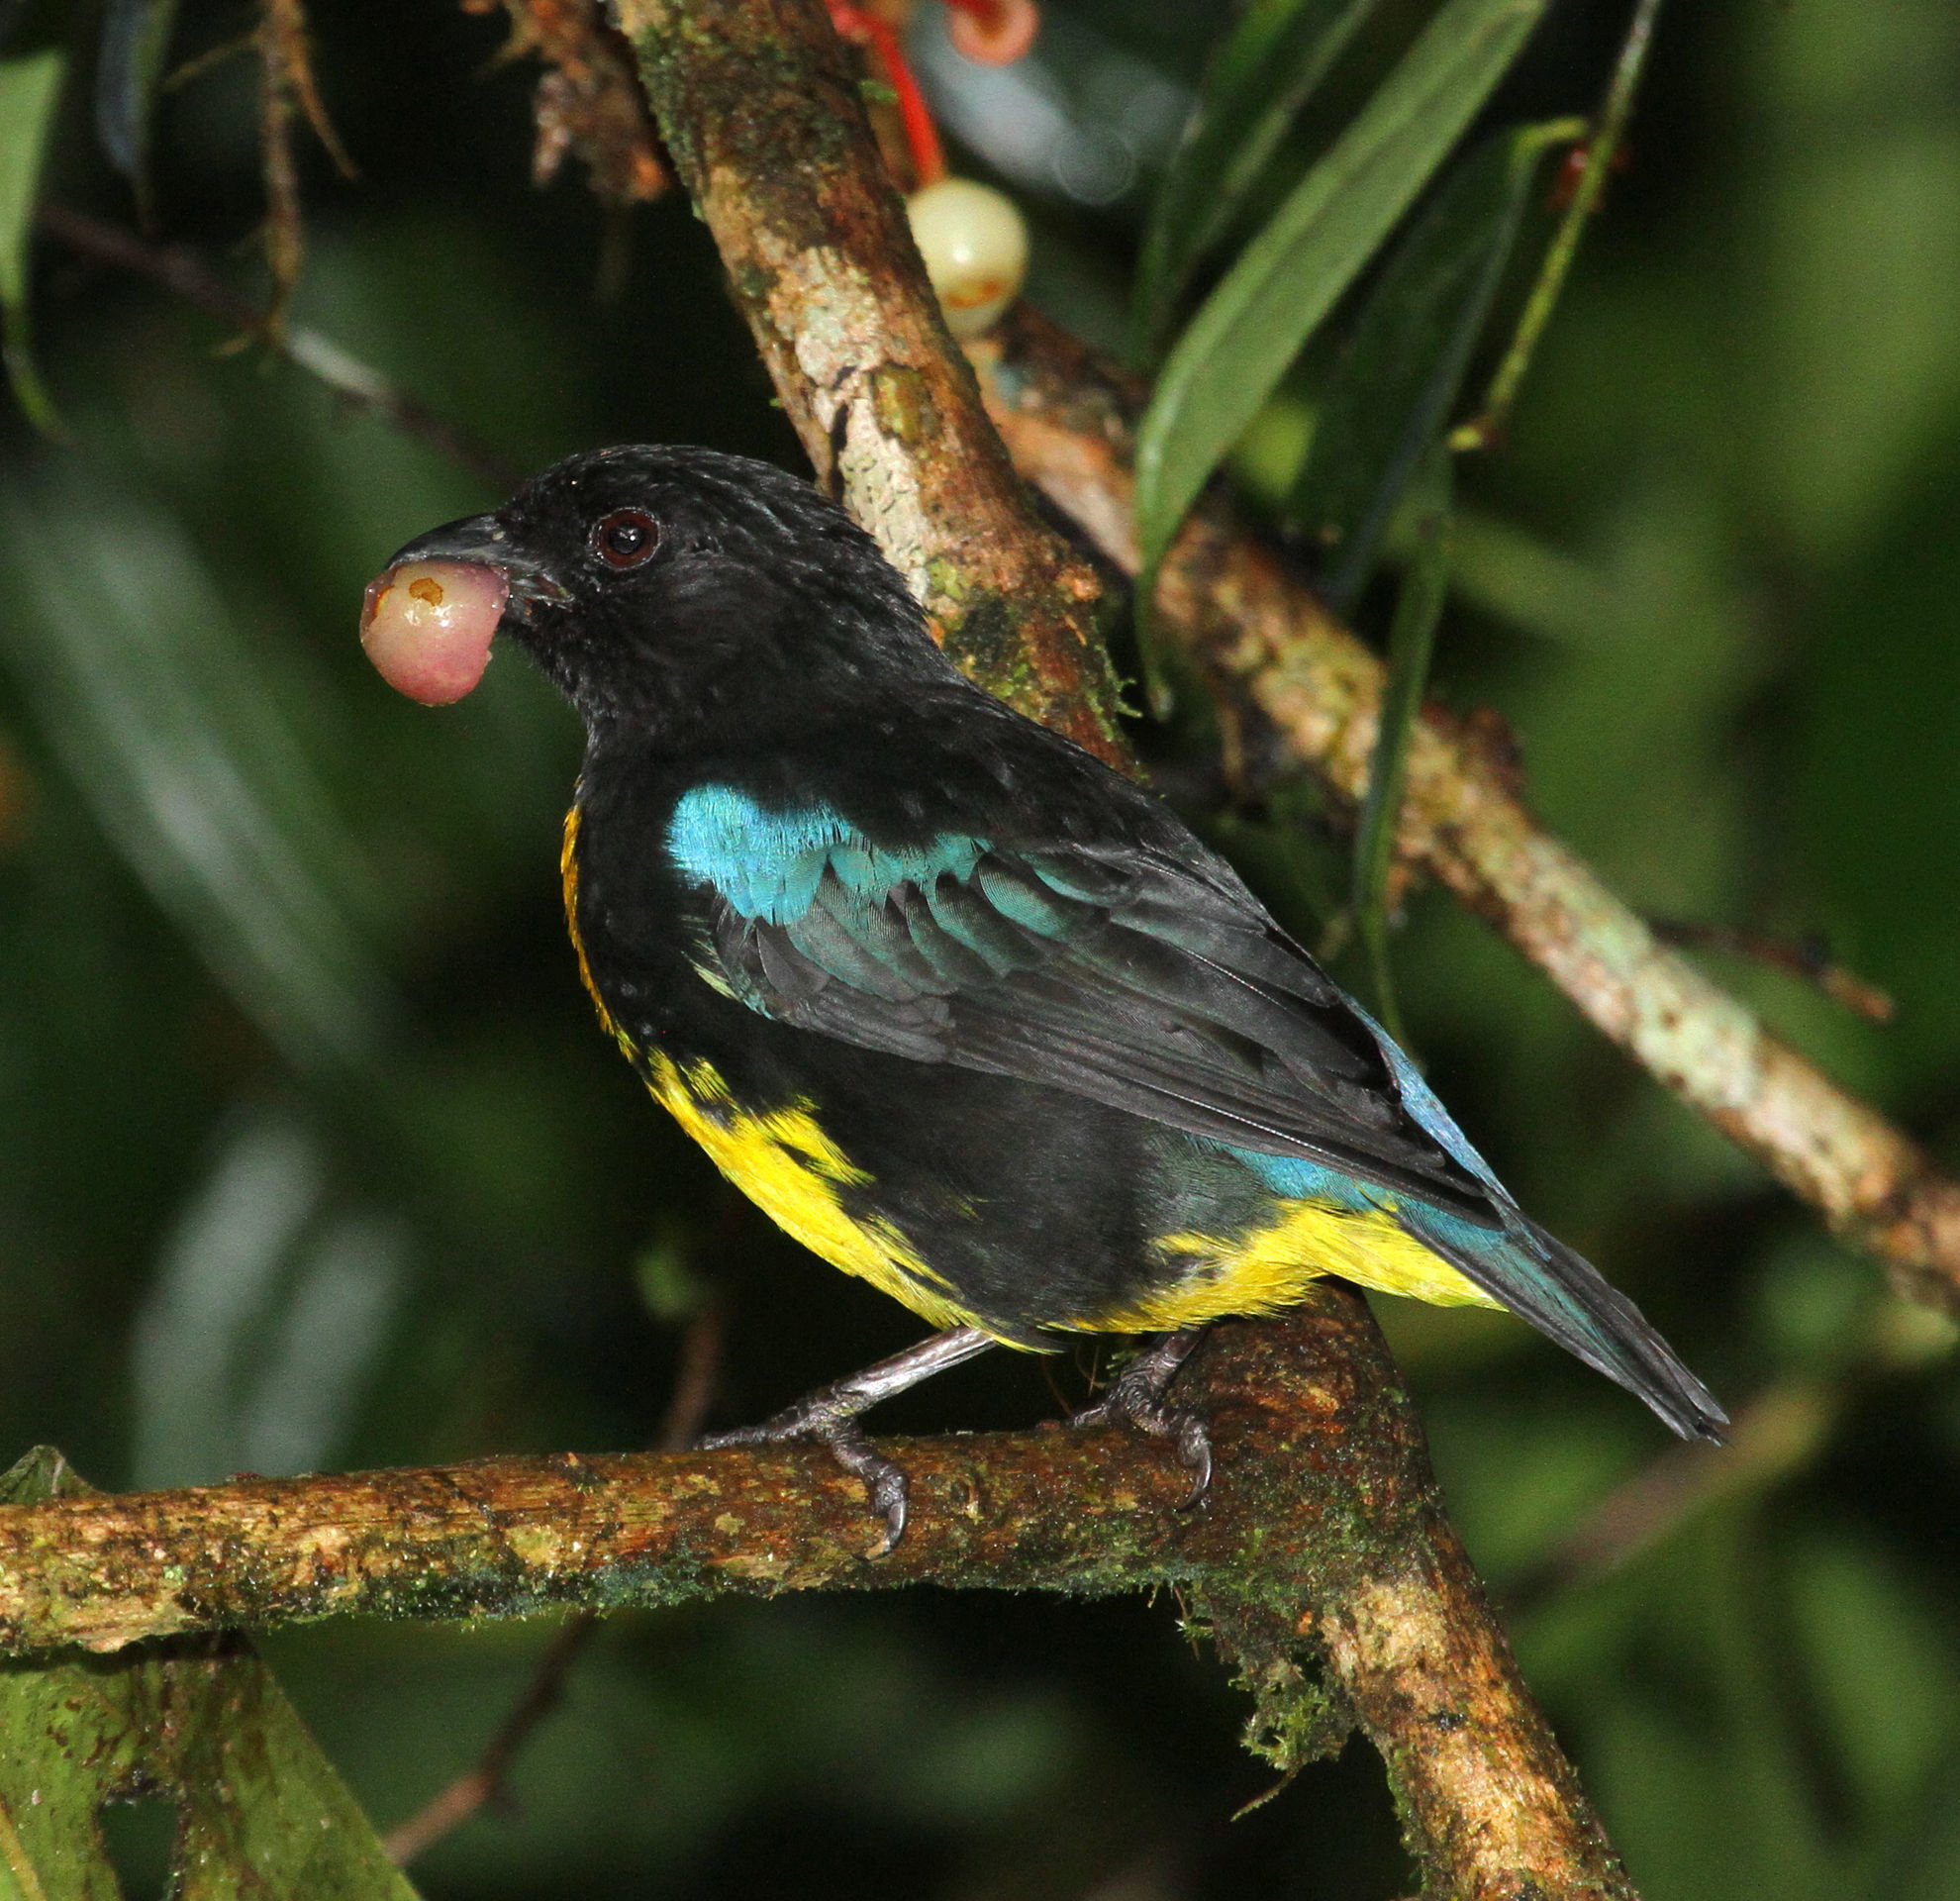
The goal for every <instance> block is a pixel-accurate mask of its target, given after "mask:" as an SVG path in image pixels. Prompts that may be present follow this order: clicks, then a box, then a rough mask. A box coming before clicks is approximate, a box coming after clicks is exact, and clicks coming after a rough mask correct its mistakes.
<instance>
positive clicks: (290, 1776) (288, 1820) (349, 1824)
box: [0, 1447, 415, 1901]
mask: <svg viewBox="0 0 1960 1901" xmlns="http://www.w3.org/2000/svg"><path fill="white" fill-rule="evenodd" d="M92 1489H93V1487H91V1486H89V1485H88V1484H87V1483H85V1482H84V1481H83V1480H81V1479H80V1478H78V1477H77V1476H76V1475H75V1473H74V1472H73V1470H72V1468H70V1467H69V1466H68V1465H67V1462H66V1461H65V1460H64V1459H63V1458H62V1457H61V1455H60V1454H59V1453H58V1452H55V1451H52V1449H51V1448H49V1447H37V1448H36V1449H35V1451H32V1452H30V1453H29V1454H28V1455H27V1457H26V1458H24V1459H22V1460H21V1461H20V1463H19V1464H17V1465H15V1466H14V1467H13V1469H12V1470H11V1471H8V1472H6V1473H4V1474H0V1503H5V1504H9V1505H31V1504H36V1503H39V1502H41V1501H42V1500H45V1499H49V1498H71V1497H75V1496H78V1495H80V1494H83V1493H86V1492H89V1491H91V1490H92ZM139 1794H140V1795H143V1796H145V1797H154V1798H160V1799H162V1800H165V1801H167V1802H169V1803H170V1804H171V1805H172V1806H173V1807H174V1808H175V1810H176V1812H177V1830H176V1852H175V1855H174V1857H173V1858H174V1860H175V1862H176V1867H175V1869H174V1871H173V1874H172V1878H171V1883H170V1890H169V1891H170V1893H171V1894H172V1895H175V1896H177V1897H179V1901H253V1898H255V1897H264V1896H267V1895H305V1896H307V1897H309V1901H415V1890H414V1889H413V1888H412V1887H411V1886H410V1885H409V1883H408V1881H407V1880H406V1878H405V1877H404V1876H403V1875H402V1873H401V1872H400V1870H399V1869H397V1868H396V1867H395V1866H394V1865H393V1863H392V1862H390V1861H389V1859H388V1857H387V1854H386V1853H385V1852H384V1851H383V1850H382V1847H381V1844H380V1842H379V1841H378V1840H377V1839H376V1837H375V1834H374V1831H373V1829H372V1828H371V1827H370V1826H369V1824H368V1821H367V1818H366V1817H365V1816H363V1815H362V1814H361V1812H360V1809H359V1807H358V1805H357V1804H356V1803H355V1802H354V1799H353V1797H352V1796H351V1795H349V1794H348V1793H347V1790H346V1785H345V1784H344V1783H343V1782H342V1780H341V1778H340V1776H339V1775H337V1774H336V1773H335V1771H334V1768H333V1765H332V1764H331V1763H330V1762H329V1761H328V1760H327V1758H326V1757H325V1756H324V1755H323V1754H321V1752H320V1746H319V1745H318V1744H317V1743H315V1742H314V1740H313V1738H312V1737H311V1736H309V1735H308V1734H307V1731H306V1726H305V1725H304V1724H303V1723H301V1721H300V1719H299V1716H298V1714H297V1713H296V1712H295V1711H294V1709H293V1707H292V1705H291V1704H290V1703H288V1702H287V1701H286V1697H285V1693H284V1692H283V1691H282V1690H281V1689H280V1688H279V1686H278V1684H277V1683H276V1682H275V1681H274V1680H273V1677H272V1672H271V1671H270V1670H268V1669H267V1668H266V1667H265V1665H264V1663H263V1662H261V1661H260V1660H259V1658H258V1656H257V1654H256V1653H255V1652H254V1651H253V1650H252V1648H251V1646H250V1644H249V1643H248V1642H247V1641H246V1640H245V1638H244V1637H242V1636H239V1635H236V1634H227V1635H223V1636H218V1637H198V1638H173V1639H167V1640H164V1641H163V1642H160V1643H147V1644H133V1645H131V1646H130V1647H129V1648H128V1649H127V1650H122V1651H117V1652H116V1653H115V1654H114V1655H113V1656H107V1657H90V1658H88V1659H86V1660H77V1659H76V1658H75V1656H74V1654H73V1653H72V1652H69V1651H62V1652H59V1653H56V1654H54V1655H50V1656H16V1657H7V1658H4V1659H0V1896H4V1897H7V1901H12V1897H13V1896H14V1895H19V1896H21V1897H22V1901H116V1897H117V1896H119V1895H120V1894H121V1892H122V1890H121V1888H120V1887H119V1886H118V1884H117V1880H116V1874H115V1870H114V1868H113V1867H112V1866H111V1864H110V1860H109V1855H108V1852H107V1850H106V1848H105V1846H104V1843H103V1839H102V1831H101V1826H100V1823H99V1821H98V1819H97V1818H98V1816H99V1814H100V1811H101V1808H102V1805H103V1803H104V1802H108V1801H116V1800H129V1799H130V1798H132V1797H134V1796H137V1795H139Z"/></svg>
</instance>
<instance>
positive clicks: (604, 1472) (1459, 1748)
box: [0, 1287, 1631, 1901]
mask: <svg viewBox="0 0 1960 1901" xmlns="http://www.w3.org/2000/svg"><path fill="white" fill-rule="evenodd" d="M1181 1382H1182V1387H1181V1390H1183V1391H1184V1392H1185V1394H1186V1396H1187V1397H1188V1398H1189V1399H1190V1400H1191V1402H1192V1403H1194V1404H1196V1405H1198V1406H1200V1407H1202V1408H1203V1409H1204V1410H1205V1413H1206V1415H1207V1417H1208V1418H1209V1419H1210V1421H1211V1423H1212V1431H1213V1436H1214V1440H1215V1444H1216V1447H1217V1451H1218V1471H1217V1476H1216V1477H1215V1479H1214V1482H1213V1486H1212V1489H1211V1492H1210V1493H1209V1495H1208V1496H1207V1498H1206V1500H1205V1502H1204V1504H1203V1505H1201V1506H1199V1507H1197V1508H1195V1509H1191V1510H1181V1509H1179V1501H1180V1499H1181V1498H1182V1497H1183V1495H1184V1493H1185V1491H1186V1489H1187V1488H1188V1485H1189V1475H1188V1474H1187V1473H1186V1472H1185V1471H1184V1469H1183V1468H1182V1467H1181V1466H1180V1465H1179V1464H1178V1463H1177V1462H1176V1460H1175V1459H1174V1458H1172V1457H1171V1456H1169V1455H1168V1453H1167V1452H1166V1451H1164V1449H1163V1448H1162V1447H1160V1446H1159V1445H1158V1444H1157V1443H1156V1442H1154V1441H1150V1440H1145V1439H1142V1438H1140V1437H1137V1436H1134V1435H1131V1434H1128V1433H1123V1432H1113V1431H1095V1432H1073V1431H1068V1430H1065V1429H1057V1428H1047V1429H1044V1430H1040V1431H1036V1432H1031V1433H1020V1434H976V1435H973V1436H971V1437H961V1438H950V1439H921V1440H907V1441H890V1442H886V1443H885V1449H886V1450H887V1451H890V1452H891V1453H892V1455H893V1456H895V1457H897V1458H898V1459H899V1460H900V1461H901V1462H902V1463H903V1464H904V1465H905V1467H906V1468H907V1470H908V1471H909V1473H910V1474H911V1477H912V1487H913V1500H914V1506H913V1514H912V1520H911V1524H910V1527H909V1529H908V1531H907V1533H906V1536H905V1539H904V1540H903V1542H902V1543H901V1544H900V1545H899V1547H898V1550H897V1551H895V1552H894V1553H893V1554H892V1555H890V1556H889V1557H884V1558H876V1559H873V1558H871V1557H868V1556H867V1555H866V1554H865V1553H866V1551H867V1549H868V1547H869V1546H870V1545H871V1544H872V1543H873V1535H874V1533H875V1532H876V1531H877V1530H878V1529H879V1527H877V1526H876V1525H875V1524H874V1523H873V1521H872V1520H870V1519H869V1518H868V1517H867V1515H866V1513H865V1509H864V1500H863V1494H862V1491H861V1489H860V1488H859V1487H858V1485H857V1484H856V1483H855V1481H853V1480H851V1479H849V1478H847V1477H846V1476H845V1475H844V1474H843V1473H842V1472H840V1471H839V1470H838V1469H837V1468H836V1466H835V1465H834V1464H833V1463H832V1461H831V1460H830V1458H829V1456H828V1455H827V1454H826V1453H824V1452H823V1451H820V1450H817V1449H805V1448H800V1447H782V1448H769V1449H766V1450H759V1451H749V1450H746V1449H744V1450H741V1451H719V1452H691V1453H664V1452H662V1453H644V1454H637V1455H617V1456H579V1457H573V1456H570V1455H564V1456H558V1457H548V1458H500V1459H484V1460H480V1461H477V1462H474V1463H471V1464H467V1465H456V1466H446V1467H436V1468H430V1469H423V1470H411V1471H394V1472H364V1473H357V1474H352V1475H349V1476H343V1477H305V1478H290V1479H272V1478H241V1479H236V1480H233V1481H231V1482H230V1483H227V1484H223V1485H210V1486H199V1487H194V1488H189V1489H185V1490H181V1491H169V1492H149V1493H136V1494H128V1495H124V1496H121V1497H116V1496H108V1495H102V1494H97V1495H92V1496H85V1497H81V1498H69V1499H61V1500H57V1501H55V1502H52V1503H49V1504H44V1505H32V1506H15V1507H9V1508H5V1509H0V1648H6V1649H12V1650H16V1651H20V1650H32V1649H38V1648H45V1647H49V1646H54V1645H69V1644H80V1645H85V1646H87V1647H89V1648H90V1649H95V1650H108V1649H113V1648H115V1647H117V1646H120V1645H124V1644H128V1643H131V1642H134V1641H136V1640H139V1639H143V1638H149V1637H157V1636H164V1635H169V1634H173V1633H183V1632H194V1631H212V1630H222V1629H226V1628H230V1627H233V1626H237V1625H248V1626H251V1627H253V1628H256V1629H265V1628H268V1627H271V1626H275V1625H281V1624H291V1623H298V1622H304V1621H307V1620H311V1619H318V1618H324V1617H330V1616H336V1615H340V1614H343V1613H348V1612H363V1613H367V1614H373V1615H384V1616H392V1617H425V1618H455V1617H483V1616H515V1615H521V1614H523V1613H525V1612H529V1611H536V1610H539V1609H542V1608H544V1607H547V1606H552V1605H562V1604H568V1603H578V1604H584V1605H593V1606H612V1607H617V1606H624V1605H639V1606H646V1605H661V1604H673V1603H680V1602H686V1601H693V1600H699V1599H704V1598H710V1597H717V1596H728V1595H746V1596H772V1595H775V1594H777V1593H779V1592H784V1591H796V1590H852V1589H860V1590H861V1589H877V1588H883V1587H887V1586H892V1585H899V1584H911V1583H921V1582H927V1581H931V1582H932V1583H935V1584H940V1585H951V1586H982V1587H989V1588H996V1589H1016V1590H1036V1589H1038V1590H1054V1591H1065V1592H1070V1593H1077V1594H1082V1595H1104V1594H1109V1593H1112V1592H1119V1591H1124V1592H1127V1591H1137V1590H1147V1589H1149V1588H1151V1587H1153V1586H1156V1585H1170V1586H1174V1587H1175V1588H1176V1589H1177V1591H1178V1593H1179V1595H1180V1597H1181V1598H1182V1600H1183V1601H1184V1603H1185V1604H1186V1605H1187V1606H1188V1607H1189V1608H1190V1609H1191V1611H1192V1613H1193V1614H1194V1616H1195V1617H1196V1618H1197V1619H1198V1620H1199V1621H1200V1622H1202V1623H1204V1624H1206V1625H1208V1626H1209V1627H1210V1628H1211V1629H1212V1631H1213V1632H1214V1634H1215V1635H1216V1637H1217V1638H1218V1640H1219V1642H1220V1645H1221V1647H1222V1648H1223V1649H1224V1650H1225V1651H1226V1653H1227V1654H1228V1655H1229V1657H1230V1658H1231V1660H1232V1661H1233V1663H1234V1664H1235V1666H1236V1667H1237V1669H1238V1670H1239V1672H1240V1673H1241V1675H1242V1676H1243V1678H1244V1680H1245V1681H1246V1683H1247V1684H1248V1686H1249V1687H1250V1688H1251V1689H1252V1690H1253V1692H1254V1695H1255V1697H1256V1698H1257V1700H1258V1711H1257V1714H1256V1716H1255V1718H1254V1730H1255V1733H1256V1734H1257V1735H1259V1736H1260V1737H1262V1738H1264V1739H1266V1740H1267V1747H1268V1749H1269V1751H1272V1752H1274V1753H1276V1754H1277V1755H1278V1756H1279V1757H1280V1758H1281V1759H1282V1760H1284V1759H1285V1757H1286V1755H1287V1753H1288V1751H1289V1750H1292V1751H1301V1750H1302V1749H1308V1750H1311V1749H1312V1748H1314V1747H1326V1745H1327V1744H1328V1743H1329V1742H1330V1741H1331V1742H1334V1743H1337V1741H1338V1735H1339V1730H1340V1728H1342V1727H1344V1724H1336V1725H1335V1726H1334V1727H1333V1729H1332V1730H1331V1731H1329V1728H1328V1725H1327V1723H1326V1721H1325V1717H1324V1710H1325V1705H1326V1698H1325V1695H1324V1694H1323V1691H1322V1690H1321V1689H1320V1688H1319V1687H1318V1686H1317V1684H1316V1681H1315V1678H1316V1676H1317V1674H1318V1671H1317V1668H1316V1666H1317V1664H1319V1665H1320V1666H1321V1667H1323V1668H1324V1671H1325V1673H1326V1686H1327V1690H1328V1691H1330V1692H1331V1693H1332V1696H1333V1698H1334V1705H1335V1707H1336V1709H1339V1710H1341V1711H1343V1712H1349V1713H1351V1717H1352V1720H1354V1721H1356V1722H1358V1723H1359V1724H1360V1725H1361V1727H1362V1728H1363V1729H1364V1730H1365V1731H1366V1732H1367V1733H1368V1735H1369V1736H1370V1737H1371V1738H1372V1739H1373V1740H1374V1742H1375V1743H1376V1745H1377V1746H1378V1747H1379V1748H1380V1749H1381V1751H1382V1753H1383V1756H1384V1758H1385V1759H1386V1761H1387V1763H1388V1767H1389V1775H1390V1780H1391V1783H1392V1786H1393V1787H1394V1789H1395V1792H1396V1795H1397V1799H1398V1802H1399V1804H1400V1806H1401V1808H1402V1812H1403V1816H1404V1822H1405V1828H1406V1831H1407V1834H1408V1839H1409V1841H1410V1845H1411V1847H1412V1849H1413V1850H1414V1851H1415V1852H1416V1854H1417V1856H1418V1858H1419V1860H1420V1861H1421V1864H1422V1866H1423V1869H1424V1872H1425V1875H1426V1877H1427V1882H1428V1886H1429V1891H1430V1892H1432V1893H1434V1894H1437V1895H1445V1894H1446V1895H1450V1896H1454V1897H1461V1898H1462V1901H1498V1897H1514V1896H1516V1895H1518V1894H1520V1893H1529V1892H1537V1893H1540V1894H1543V1895H1546V1896H1553V1895H1569V1894H1581V1893H1584V1894H1595V1893H1597V1894H1607V1895H1613V1896H1619V1897H1628V1896H1630V1895H1631V1889H1630V1888H1629V1887H1628V1886H1627V1885H1626V1883H1625V1881H1624V1878H1623V1876H1622V1875H1621V1874H1620V1872H1619V1870H1618V1866H1617V1862H1616V1861H1615V1859H1614V1856H1613V1853H1612V1851H1611V1850H1610V1849H1609V1848H1608V1846H1607V1844H1606V1841H1605V1838H1604V1837H1603V1836H1602V1834H1601V1832H1600V1829H1599V1826H1598V1824H1597V1822H1596V1821H1595V1820H1594V1819H1593V1816H1592V1813H1591V1811H1590V1810H1589V1808H1588V1807H1587V1804H1586V1801H1585V1798H1584V1796H1583V1794H1582V1793H1581V1792H1580V1790H1579V1787H1578V1784H1577V1781H1576V1778H1575V1777H1574V1775H1573V1772H1572V1769H1571V1766H1570V1765H1569V1764H1568V1763H1567V1762H1566V1760H1565V1758H1564V1757H1563V1755H1561V1753H1560V1752H1559V1750H1558V1747H1557V1744H1556V1743H1555V1742H1554V1741H1553V1739H1552V1737H1551V1733H1550V1731H1549V1729H1548V1728H1547V1726H1546V1725H1545V1722H1544V1719H1543V1717H1542V1716H1541V1715H1540V1713H1539V1712H1538V1710H1537V1708H1536V1706H1535V1705H1534V1704H1533V1703H1532V1701H1531V1698H1530V1694H1529V1692H1528V1691H1527V1690H1526V1689H1525V1688H1524V1685H1523V1683H1522V1681H1521V1680H1520V1678H1519V1674H1518V1669H1517V1665H1516V1663H1515V1662H1514V1661H1513V1659H1512V1656H1511V1652H1510V1650H1509V1648H1508V1647H1507V1645H1506V1644H1505V1641H1504V1638H1503V1636H1502V1634H1501V1632H1500V1631H1499V1630H1498V1627H1497V1625H1496V1623H1495V1621H1494V1620H1493V1618H1492V1617H1491V1615H1490V1612H1489V1608H1488V1606H1487V1604H1486V1602H1485V1599H1484V1595H1483V1592H1482V1589H1481V1587H1480V1586H1479V1584H1478V1582H1477V1580H1476V1578H1475V1576H1474V1574H1473V1573H1472V1572H1471V1570H1470V1566H1469V1563H1468V1561H1467V1559H1466V1558H1465V1557H1464V1554H1463V1551H1462V1547H1461V1546H1460V1545H1459V1543H1458V1542H1457V1539H1456V1536H1455V1534H1454V1533H1453V1532H1452V1531H1451V1529H1450V1527H1449V1524H1448V1522H1447V1520H1446V1519H1445V1518H1444V1516H1443V1513H1442V1510H1441V1506H1440V1503H1439V1501H1438V1499H1437V1496H1436V1491H1435V1485H1434V1481H1433V1479H1432V1477H1431V1475H1430V1472H1429V1468H1428V1462H1427V1458H1426V1455H1425V1454H1424V1451H1423V1449H1422V1442H1421V1429H1420V1427H1419V1426H1418V1424H1417V1421H1416V1418H1415V1415H1414V1413H1413V1411H1412V1409H1411V1407H1410V1405H1409V1403H1408V1401H1407V1399H1406V1398H1405V1397H1404V1396H1403V1394H1402V1393H1401V1391H1400V1390H1399V1388H1398V1387H1397V1385H1396V1384H1395V1382H1394V1380H1393V1378H1392V1377H1391V1373H1390V1368H1389V1365H1388V1361H1387V1356H1386V1354H1385V1352H1384V1350H1383V1348H1382V1345H1381V1341H1380V1337H1379V1335H1378V1334H1377V1333H1376V1330H1375V1327H1374V1323H1373V1320H1372V1319H1371V1318H1370V1316H1369V1314H1368V1311H1367V1308H1366V1306H1365V1305H1364V1304H1363V1303H1362V1302H1361V1300H1360V1299H1359V1298H1358V1297H1357V1296H1355V1295H1352V1294H1350V1293H1348V1292H1346V1291H1345V1290H1342V1289H1339V1288H1335V1287H1323V1288H1321V1289H1320V1290H1318V1291H1317V1292H1316V1293H1315V1295H1314V1296H1313V1297H1312V1298H1311V1299H1310V1300H1309V1301H1308V1302H1307V1303H1306V1304H1305V1305H1304V1306H1303V1307H1301V1308H1300V1309H1299V1310H1297V1311H1296V1312H1295V1313H1294V1314H1292V1315H1290V1316H1289V1317H1288V1318H1287V1319H1285V1320H1284V1321H1269V1322H1263V1323H1250V1322H1233V1323H1228V1324H1225V1325H1223V1326H1221V1327H1219V1328H1218V1329H1216V1330H1215V1332H1214V1335H1213V1337H1212V1339H1211V1340H1210V1341H1209V1342H1208V1343H1207V1345H1206V1347H1205V1348H1204V1349H1203V1350H1201V1351H1200V1353H1199V1354H1198V1355H1197V1356H1195V1357H1194V1358H1193V1360H1192V1361H1191V1362H1190V1363H1189V1364H1188V1365H1187V1367H1186V1369H1185V1371H1184V1373H1183V1374H1182V1375H1181Z"/></svg>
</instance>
